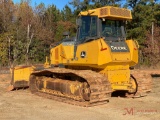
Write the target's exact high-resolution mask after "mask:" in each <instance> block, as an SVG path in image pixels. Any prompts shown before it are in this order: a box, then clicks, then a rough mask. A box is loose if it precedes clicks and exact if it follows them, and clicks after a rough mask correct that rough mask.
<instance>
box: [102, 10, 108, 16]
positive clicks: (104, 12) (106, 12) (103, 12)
mask: <svg viewBox="0 0 160 120" xmlns="http://www.w3.org/2000/svg"><path fill="white" fill-rule="evenodd" d="M103 15H108V10H107V8H102V9H100V16H103Z"/></svg>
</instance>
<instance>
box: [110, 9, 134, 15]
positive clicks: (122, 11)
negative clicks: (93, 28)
mask: <svg viewBox="0 0 160 120" xmlns="http://www.w3.org/2000/svg"><path fill="white" fill-rule="evenodd" d="M110 14H111V15H115V16H122V17H131V15H130V11H128V10H125V9H117V8H110Z"/></svg>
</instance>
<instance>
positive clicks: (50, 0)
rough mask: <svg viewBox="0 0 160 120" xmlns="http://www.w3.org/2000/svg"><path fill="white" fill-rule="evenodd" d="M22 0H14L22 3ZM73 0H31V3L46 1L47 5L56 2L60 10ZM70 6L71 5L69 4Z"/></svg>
mask: <svg viewBox="0 0 160 120" xmlns="http://www.w3.org/2000/svg"><path fill="white" fill-rule="evenodd" d="M20 1H21V0H13V2H14V3H20ZM71 1H72V0H31V5H33V6H34V5H35V3H36V4H39V3H41V2H42V3H44V4H45V5H46V6H48V5H51V4H54V5H56V7H57V8H58V9H60V10H62V9H63V7H64V6H65V5H66V4H67V5H69V2H71ZM69 6H70V5H69Z"/></svg>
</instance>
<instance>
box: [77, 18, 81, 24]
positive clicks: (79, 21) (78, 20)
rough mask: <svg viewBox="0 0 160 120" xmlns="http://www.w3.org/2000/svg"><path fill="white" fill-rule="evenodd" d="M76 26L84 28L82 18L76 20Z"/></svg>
mask: <svg viewBox="0 0 160 120" xmlns="http://www.w3.org/2000/svg"><path fill="white" fill-rule="evenodd" d="M76 25H77V26H82V20H81V18H77V19H76Z"/></svg>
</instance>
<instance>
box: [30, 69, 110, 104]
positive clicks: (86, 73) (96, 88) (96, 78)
mask: <svg viewBox="0 0 160 120" xmlns="http://www.w3.org/2000/svg"><path fill="white" fill-rule="evenodd" d="M54 75H56V77H58V79H60V78H65V77H66V76H70V77H72V75H74V76H77V77H79V78H83V79H84V80H85V81H86V82H87V83H88V85H89V90H90V92H89V93H88V94H89V99H87V100H86V99H77V96H74V95H73V96H71V94H63V93H62V92H61V91H59V92H55V91H54V90H50V89H45V91H42V90H40V89H38V87H37V84H36V81H37V80H38V81H40V80H41V79H40V78H41V77H42V76H43V77H46V78H45V79H48V76H54ZM52 79H53V78H52ZM55 79H56V78H55ZM62 80H63V81H64V82H65V81H66V80H65V79H62ZM53 81H54V79H53ZM67 81H68V80H67ZM71 81H72V83H73V82H74V81H73V80H71ZM49 82H51V80H50V81H49ZM69 82H70V81H68V82H66V83H69ZM75 82H76V81H75ZM79 82H80V81H79ZM29 87H30V90H31V92H32V93H33V94H36V95H39V96H42V97H46V98H51V99H54V100H56V101H60V102H65V103H69V104H73V105H78V106H84V107H89V106H95V105H100V104H106V103H107V102H108V101H109V98H110V96H111V92H112V91H111V85H110V83H109V81H108V80H107V78H106V77H105V76H103V75H101V74H99V73H96V72H94V71H91V70H70V69H65V68H54V69H46V70H42V71H36V72H34V73H32V75H31V77H30V85H29ZM78 98H81V96H78Z"/></svg>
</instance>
